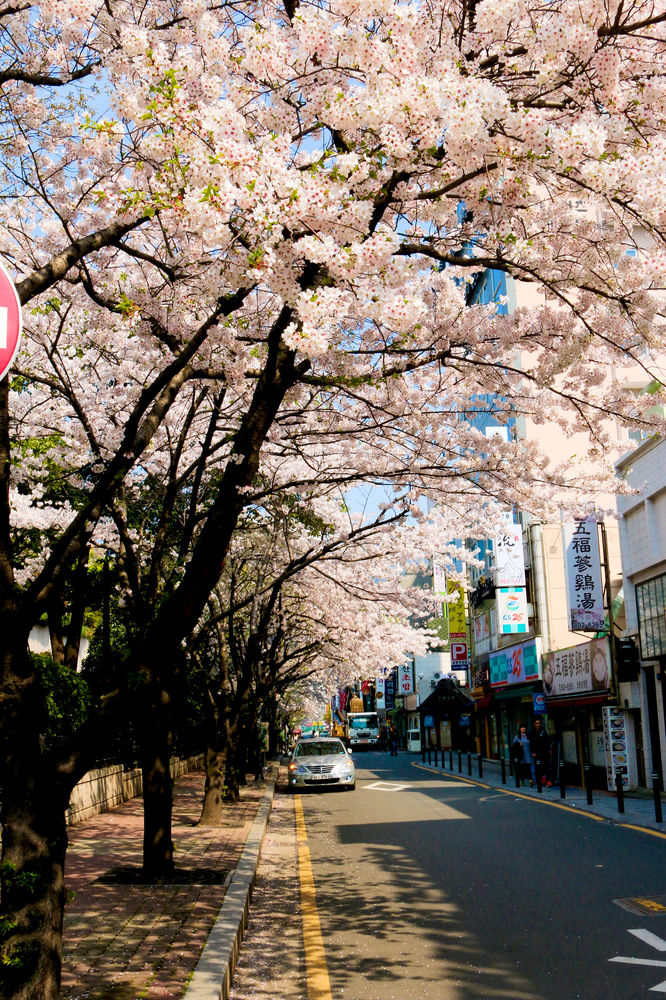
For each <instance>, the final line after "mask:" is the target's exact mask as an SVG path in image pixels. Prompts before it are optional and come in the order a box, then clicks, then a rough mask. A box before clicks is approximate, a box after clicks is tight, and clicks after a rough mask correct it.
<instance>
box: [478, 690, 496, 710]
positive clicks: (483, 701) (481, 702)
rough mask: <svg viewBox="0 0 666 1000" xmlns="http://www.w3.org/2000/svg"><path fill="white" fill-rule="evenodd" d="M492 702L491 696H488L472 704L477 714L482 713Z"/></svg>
mask: <svg viewBox="0 0 666 1000" xmlns="http://www.w3.org/2000/svg"><path fill="white" fill-rule="evenodd" d="M492 700H493V696H492V695H491V694H488V695H486V696H485V697H483V698H477V699H476V701H475V702H474V708H475V709H476V710H477V712H482V711H483V709H484V708H488V705H489V704H490V703H491V701H492Z"/></svg>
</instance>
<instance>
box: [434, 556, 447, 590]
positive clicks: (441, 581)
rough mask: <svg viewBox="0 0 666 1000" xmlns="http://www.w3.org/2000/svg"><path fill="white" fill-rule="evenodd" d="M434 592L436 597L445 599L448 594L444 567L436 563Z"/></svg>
mask: <svg viewBox="0 0 666 1000" xmlns="http://www.w3.org/2000/svg"><path fill="white" fill-rule="evenodd" d="M432 592H433V594H434V595H435V596H436V597H444V595H445V594H446V575H445V573H444V567H443V566H441V565H440V564H439V563H437V562H434V561H433V564H432Z"/></svg>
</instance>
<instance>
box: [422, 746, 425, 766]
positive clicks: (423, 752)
mask: <svg viewBox="0 0 666 1000" xmlns="http://www.w3.org/2000/svg"><path fill="white" fill-rule="evenodd" d="M421 762H422V763H423V764H425V747H421Z"/></svg>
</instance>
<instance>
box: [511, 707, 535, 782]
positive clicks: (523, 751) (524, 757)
mask: <svg viewBox="0 0 666 1000" xmlns="http://www.w3.org/2000/svg"><path fill="white" fill-rule="evenodd" d="M511 759H512V760H513V764H514V767H515V768H516V775H517V776H518V783H519V784H520V785H522V784H523V782H525V781H528V780H529V778H530V773H531V767H532V747H531V745H530V738H529V736H528V735H527V726H526V725H525V724H524V723H522V722H521V724H520V725H519V726H518V732H517V733H516V735H515V736H514V738H513V743H512V744H511ZM532 784H533V782H532V781H530V785H532Z"/></svg>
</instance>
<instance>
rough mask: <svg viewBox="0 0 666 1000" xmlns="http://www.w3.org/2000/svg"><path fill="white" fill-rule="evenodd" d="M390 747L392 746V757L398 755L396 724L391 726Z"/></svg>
mask: <svg viewBox="0 0 666 1000" xmlns="http://www.w3.org/2000/svg"><path fill="white" fill-rule="evenodd" d="M389 747H390V748H391V757H397V756H398V731H397V729H396V728H395V726H391V729H390V730H389Z"/></svg>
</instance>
